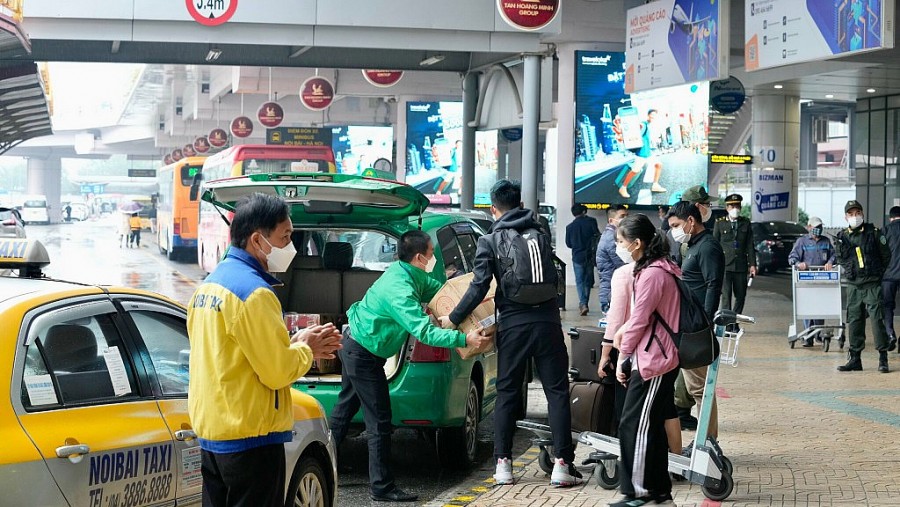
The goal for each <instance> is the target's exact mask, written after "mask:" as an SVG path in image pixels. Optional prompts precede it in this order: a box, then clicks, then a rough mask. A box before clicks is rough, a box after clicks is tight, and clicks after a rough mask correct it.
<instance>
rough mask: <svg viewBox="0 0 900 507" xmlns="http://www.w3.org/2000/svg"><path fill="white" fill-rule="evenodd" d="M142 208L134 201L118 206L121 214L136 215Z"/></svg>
mask: <svg viewBox="0 0 900 507" xmlns="http://www.w3.org/2000/svg"><path fill="white" fill-rule="evenodd" d="M142 208H143V206H141V205H140V204H138V203H136V202H134V201H127V202H123V203H121V204H119V211H120V212H122V213H128V214H131V213H137V212H138V211H141V209H142Z"/></svg>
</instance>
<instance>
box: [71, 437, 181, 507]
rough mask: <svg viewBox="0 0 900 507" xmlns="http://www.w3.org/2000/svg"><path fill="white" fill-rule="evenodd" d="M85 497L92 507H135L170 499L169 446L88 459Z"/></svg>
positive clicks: (173, 487) (170, 461)
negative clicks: (89, 461)
mask: <svg viewBox="0 0 900 507" xmlns="http://www.w3.org/2000/svg"><path fill="white" fill-rule="evenodd" d="M89 470H90V471H89V473H88V491H87V493H88V495H89V503H88V505H90V506H91V507H136V506H139V505H148V504H156V503H160V502H164V501H166V500H169V499H171V498H172V496H173V495H174V493H175V485H174V484H172V446H171V445H170V444H162V445H151V446H148V447H142V448H139V449H131V450H127V451H117V452H110V453H104V454H98V455H94V456H91V463H90V468H89Z"/></svg>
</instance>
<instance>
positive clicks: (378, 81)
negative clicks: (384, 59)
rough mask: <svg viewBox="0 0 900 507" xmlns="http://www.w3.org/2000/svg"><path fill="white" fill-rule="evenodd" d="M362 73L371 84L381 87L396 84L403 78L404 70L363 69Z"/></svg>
mask: <svg viewBox="0 0 900 507" xmlns="http://www.w3.org/2000/svg"><path fill="white" fill-rule="evenodd" d="M362 73H363V77H364V78H366V81H368V82H369V84H371V85H374V86H377V87H379V88H387V87H389V86H394V85H395V84H397V83H399V82H400V80H401V79H403V71H402V70H381V69H363V71H362Z"/></svg>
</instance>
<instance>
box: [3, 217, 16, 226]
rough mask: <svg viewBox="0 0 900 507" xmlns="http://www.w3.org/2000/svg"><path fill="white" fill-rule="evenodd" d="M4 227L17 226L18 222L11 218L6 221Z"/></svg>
mask: <svg viewBox="0 0 900 507" xmlns="http://www.w3.org/2000/svg"><path fill="white" fill-rule="evenodd" d="M3 225H16V221H15V220H14V219H12V218H10V219H9V220H4V221H3Z"/></svg>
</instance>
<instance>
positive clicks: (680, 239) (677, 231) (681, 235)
mask: <svg viewBox="0 0 900 507" xmlns="http://www.w3.org/2000/svg"><path fill="white" fill-rule="evenodd" d="M686 225H687V223H685V224H683V225H682V226H681V227H672V239H674V240H675V242H676V243H687V242H688V241H690V240H691V235H690V234H688V233H686V232H684V227H685V226H686Z"/></svg>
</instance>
